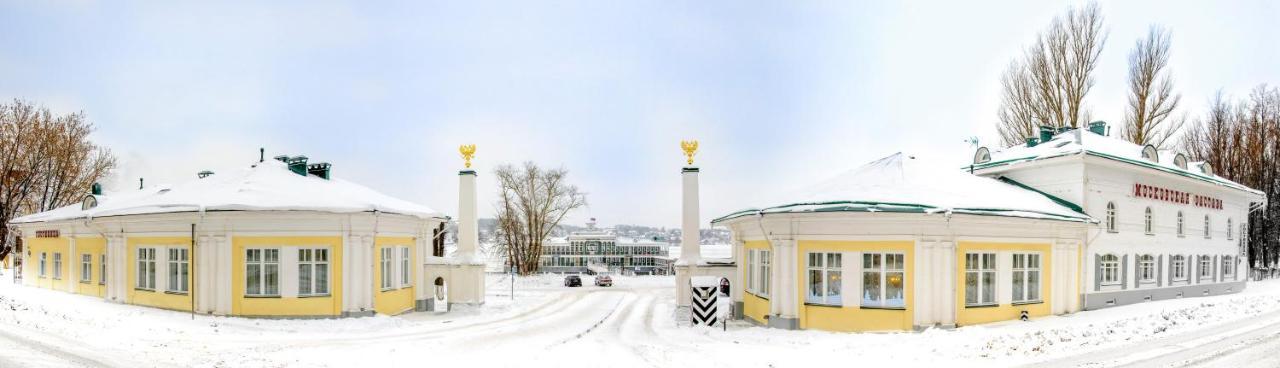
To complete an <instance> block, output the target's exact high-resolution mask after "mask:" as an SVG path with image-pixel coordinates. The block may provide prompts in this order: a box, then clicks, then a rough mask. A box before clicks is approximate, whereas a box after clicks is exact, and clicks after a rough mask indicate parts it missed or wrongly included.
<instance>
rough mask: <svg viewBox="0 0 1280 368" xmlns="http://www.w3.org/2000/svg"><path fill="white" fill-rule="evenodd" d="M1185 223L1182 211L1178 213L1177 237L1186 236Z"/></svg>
mask: <svg viewBox="0 0 1280 368" xmlns="http://www.w3.org/2000/svg"><path fill="white" fill-rule="evenodd" d="M1186 234H1187V232H1186V221H1184V220H1183V218H1182V211H1178V237H1179V238H1181V237H1183V236H1186Z"/></svg>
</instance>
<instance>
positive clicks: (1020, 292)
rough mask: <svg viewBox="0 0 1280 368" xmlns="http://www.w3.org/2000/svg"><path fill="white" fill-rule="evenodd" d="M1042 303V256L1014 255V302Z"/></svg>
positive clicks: (1032, 254)
mask: <svg viewBox="0 0 1280 368" xmlns="http://www.w3.org/2000/svg"><path fill="white" fill-rule="evenodd" d="M1038 301H1040V255H1039V254H1036V253H1023V254H1014V255H1013V302H1014V303H1020V302H1021V303H1031V302H1038Z"/></svg>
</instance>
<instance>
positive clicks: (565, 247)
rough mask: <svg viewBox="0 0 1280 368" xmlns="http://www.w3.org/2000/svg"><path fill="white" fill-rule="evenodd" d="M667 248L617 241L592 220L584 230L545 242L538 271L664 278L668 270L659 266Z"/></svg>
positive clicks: (654, 242) (651, 241) (661, 243)
mask: <svg viewBox="0 0 1280 368" xmlns="http://www.w3.org/2000/svg"><path fill="white" fill-rule="evenodd" d="M669 246H670V244H668V243H667V242H666V240H665V239H661V238H635V237H619V236H618V235H617V234H615V233H613V232H612V231H610V230H606V229H597V228H596V222H595V219H594V218H593V219H591V222H588V223H587V229H586V230H583V231H578V232H574V233H572V234H570V235H569V236H568V237H566V238H553V239H548V241H547V243H546V244H544V245H543V249H542V266H541V269H542V271H543V272H553V273H598V272H614V273H622V274H631V275H653V274H666V273H667V270H668V268H667V267H665V266H661V265H659V262H660V261H661V259H663V258H666V256H667V248H668V247H669Z"/></svg>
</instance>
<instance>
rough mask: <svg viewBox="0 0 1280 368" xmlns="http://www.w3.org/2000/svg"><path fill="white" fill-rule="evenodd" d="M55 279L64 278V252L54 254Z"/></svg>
mask: <svg viewBox="0 0 1280 368" xmlns="http://www.w3.org/2000/svg"><path fill="white" fill-rule="evenodd" d="M53 279H54V280H62V253H54V254H53Z"/></svg>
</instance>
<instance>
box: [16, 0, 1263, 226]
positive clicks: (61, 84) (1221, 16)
mask: <svg viewBox="0 0 1280 368" xmlns="http://www.w3.org/2000/svg"><path fill="white" fill-rule="evenodd" d="M1075 4H1079V3H1078V2H1057V1H997V2H984V3H983V4H981V5H974V4H972V3H968V2H955V1H920V2H898V3H891V4H884V3H882V2H859V1H830V2H824V1H801V2H742V1H698V2H664V1H590V0H584V1H547V2H530V1H512V2H496V1H475V2H470V1H469V2H426V1H424V2H407V3H402V4H384V3H377V4H371V3H367V2H332V1H298V2H272V3H269V4H264V3H259V2H237V1H223V2H129V1H112V2H106V1H101V2H100V1H49V2H30V1H10V0H3V1H0V45H3V46H0V99H3V100H10V99H23V100H27V101H31V102H35V103H38V104H41V105H44V106H47V107H49V108H50V109H52V110H54V111H55V112H62V113H68V112H75V111H83V112H84V113H85V114H87V116H88V118H89V120H90V121H91V122H92V123H94V124H95V126H96V129H97V130H96V132H95V133H94V134H93V136H92V139H93V140H94V141H95V142H96V143H98V144H100V145H102V146H104V147H107V148H109V149H111V150H112V152H113V153H114V154H115V155H117V156H118V158H119V160H120V167H119V168H118V169H117V170H116V172H115V173H114V174H113V176H112V177H111V178H110V179H109V180H107V183H106V184H107V189H108V190H109V191H110V190H129V189H134V188H136V185H137V178H139V177H142V178H146V182H147V183H178V182H182V181H186V180H192V179H194V178H195V176H196V173H197V172H199V171H201V170H206V169H208V170H213V171H215V172H216V171H218V170H234V169H236V168H240V167H244V166H247V165H250V164H252V163H253V162H255V161H256V160H257V158H258V148H259V147H264V148H265V149H266V152H267V156H268V157H271V156H275V155H281V154H287V155H299V154H301V155H306V156H308V157H310V158H311V159H312V161H326V162H330V163H332V164H333V165H334V166H333V170H334V176H336V177H340V178H343V179H346V180H350V181H354V182H357V183H361V184H364V185H367V186H369V187H372V188H374V189H376V190H378V191H381V192H383V193H386V194H389V195H392V196H396V197H400V198H403V199H407V200H411V201H414V202H418V203H421V204H424V205H427V206H430V207H432V208H435V209H436V210H439V211H442V212H444V213H446V214H456V213H457V208H458V195H457V193H458V179H457V171H458V170H459V169H461V168H462V159H461V157H460V155H459V153H458V146H459V145H461V144H476V145H477V153H476V157H475V159H474V168H475V170H477V171H478V172H479V174H480V176H479V181H478V185H479V193H480V197H479V208H480V212H481V216H491V215H492V213H493V207H494V206H493V201H494V198H495V193H496V192H497V186H496V183H495V182H494V181H493V180H492V178H493V175H492V172H493V169H494V168H495V167H497V166H498V165H502V164H518V163H521V162H524V161H532V162H535V163H537V164H539V165H541V166H544V167H562V168H564V169H566V170H568V171H569V173H570V174H569V179H570V182H571V183H573V184H575V185H577V186H578V187H579V188H580V189H581V190H583V191H585V192H587V193H588V197H587V200H588V203H589V206H588V207H586V208H583V209H581V210H579V211H577V212H575V213H574V214H572V215H571V216H570V217H569V218H568V219H566V222H568V223H573V224H579V223H582V222H585V221H586V220H587V219H588V218H593V217H594V218H598V219H599V221H600V223H601V224H603V225H605V226H608V225H613V224H640V225H650V226H666V227H677V226H679V223H680V218H679V217H680V195H681V194H680V177H679V175H680V168H681V167H683V165H684V158H683V154H682V152H681V150H680V141H681V140H683V139H697V140H698V141H700V149H699V151H698V154H697V157H696V162H695V164H696V165H697V166H699V167H700V168H701V174H700V175H701V177H700V179H701V195H702V198H701V208H702V211H701V217H702V222H703V223H704V224H707V223H708V222H709V221H710V220H711V219H713V218H715V217H719V216H721V215H725V214H728V213H729V212H732V211H735V210H739V209H743V208H748V207H759V206H768V205H776V204H782V203H786V201H787V200H788V199H789V198H788V196H787V195H788V193H792V192H794V191H796V190H797V189H800V188H803V187H805V186H807V185H808V184H809V183H812V182H816V181H821V180H823V179H826V178H830V177H832V176H835V175H837V174H838V173H840V172H842V171H845V170H849V169H853V168H856V167H858V166H860V165H862V164H863V163H866V162H870V161H873V160H875V159H878V158H881V157H884V156H888V155H890V154H893V153H896V152H909V153H912V154H916V155H921V156H923V157H927V158H931V159H934V160H945V161H948V162H955V163H956V165H963V164H964V163H967V162H968V161H969V160H970V158H971V157H972V154H973V150H974V147H973V146H971V145H970V143H967V142H966V140H968V139H969V138H970V137H977V138H979V141H980V144H982V145H992V146H996V145H998V137H997V135H996V131H995V122H996V111H997V108H998V106H999V99H1000V95H999V93H1000V90H999V77H1000V74H1001V72H1002V71H1003V70H1004V69H1005V68H1006V66H1007V65H1008V64H1009V62H1010V61H1012V60H1013V59H1014V58H1015V57H1016V56H1017V55H1018V54H1020V53H1021V50H1023V49H1024V48H1025V47H1026V46H1027V45H1028V44H1030V43H1031V41H1032V39H1033V38H1034V37H1035V34H1036V33H1037V32H1039V31H1040V30H1042V29H1043V28H1045V27H1046V25H1047V24H1048V23H1049V22H1050V20H1051V19H1052V18H1053V17H1054V16H1056V15H1058V14H1061V13H1063V12H1064V11H1065V10H1066V9H1067V8H1068V7H1070V6H1072V5H1075ZM1100 5H1101V8H1102V11H1103V15H1104V16H1105V17H1106V29H1105V31H1106V34H1107V43H1106V45H1105V47H1104V49H1103V52H1102V55H1101V58H1100V62H1099V66H1098V69H1097V72H1096V82H1095V83H1096V84H1095V85H1094V87H1093V89H1092V91H1091V92H1090V93H1089V96H1088V97H1087V98H1086V105H1087V106H1088V107H1089V108H1090V110H1091V111H1093V113H1094V114H1093V116H1094V117H1095V118H1096V119H1102V120H1106V121H1108V122H1110V123H1113V124H1119V123H1120V122H1122V120H1123V118H1124V112H1123V109H1124V107H1125V103H1126V90H1125V83H1126V81H1125V79H1126V76H1127V58H1128V53H1129V51H1130V49H1131V48H1132V47H1133V44H1134V42H1135V41H1137V40H1138V38H1139V37H1141V36H1143V35H1145V34H1146V32H1147V29H1148V28H1149V27H1150V26H1151V25H1160V26H1164V27H1167V28H1169V29H1170V30H1171V31H1172V37H1173V46H1172V56H1171V61H1170V68H1171V69H1172V71H1173V73H1174V78H1175V90H1176V91H1177V92H1179V93H1181V95H1182V98H1183V104H1182V107H1181V111H1183V112H1185V113H1187V114H1191V115H1192V116H1198V115H1201V114H1202V113H1203V111H1204V109H1205V106H1206V105H1207V103H1208V101H1209V100H1210V99H1211V98H1212V97H1213V95H1214V94H1216V93H1218V92H1219V91H1221V92H1222V93H1223V94H1224V95H1225V96H1235V97H1243V96H1245V95H1247V94H1248V92H1249V91H1250V89H1252V88H1253V87H1254V86H1257V85H1259V84H1262V83H1267V84H1270V85H1280V43H1277V41H1276V40H1278V39H1280V23H1276V20H1277V19H1280V3H1276V2H1269V1H1225V2H1197V1H1123V2H1119V1H1116V2H1112V1H1107V2H1102V3H1100Z"/></svg>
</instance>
